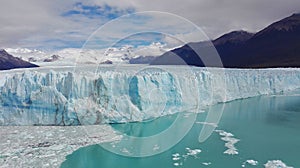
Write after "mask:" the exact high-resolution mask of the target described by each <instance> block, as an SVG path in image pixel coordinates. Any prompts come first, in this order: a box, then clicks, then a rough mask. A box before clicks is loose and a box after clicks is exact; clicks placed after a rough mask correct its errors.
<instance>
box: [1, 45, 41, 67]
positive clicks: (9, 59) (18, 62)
mask: <svg viewBox="0 0 300 168" xmlns="http://www.w3.org/2000/svg"><path fill="white" fill-rule="evenodd" d="M33 67H38V66H37V65H35V64H32V63H29V62H26V61H24V60H22V59H20V58H17V57H14V56H12V55H10V54H8V53H7V52H6V51H5V50H4V49H0V70H9V69H15V68H33Z"/></svg>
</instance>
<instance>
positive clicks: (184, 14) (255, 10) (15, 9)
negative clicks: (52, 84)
mask: <svg viewBox="0 0 300 168" xmlns="http://www.w3.org/2000/svg"><path fill="white" fill-rule="evenodd" d="M144 11H159V12H162V13H159V12H157V13H153V12H152V13H151V12H150V13H138V14H135V13H136V12H144ZM296 12H300V1H299V0H286V1H282V0H252V1H248V0H226V1H225V0H185V1H182V0H164V1H161V0H151V1H149V0H122V1H120V0H85V1H82V0H81V1H80V0H66V1H61V0H22V1H19V0H9V1H3V2H1V6H0V22H1V27H0V48H6V47H11V48H19V47H20V48H37V49H43V50H58V49H62V48H81V47H82V46H84V44H86V45H85V47H98V48H105V47H107V46H110V45H112V44H114V43H116V42H118V41H119V43H118V45H121V44H123V43H124V44H126V43H128V44H129V45H133V46H137V45H148V44H149V43H150V42H155V41H160V42H162V43H166V44H168V45H170V46H176V45H178V44H179V43H182V42H180V41H184V42H192V41H199V40H203V39H204V40H205V39H208V38H209V39H214V38H216V37H218V36H220V35H222V34H224V33H226V32H229V31H232V30H241V29H244V30H247V31H250V32H256V31H259V30H261V29H262V28H264V27H266V26H267V25H269V24H270V23H272V22H274V21H277V20H279V19H282V18H284V17H287V16H289V15H291V14H292V13H296ZM125 16H127V17H125ZM184 20H185V21H184ZM193 24H194V25H197V26H198V27H199V28H200V29H201V30H202V32H199V31H198V30H196V29H195V26H193ZM151 34H152V35H151ZM204 34H205V35H206V36H205V35H204ZM133 37H134V38H133ZM87 44H88V45H87ZM94 44H95V45H94Z"/></svg>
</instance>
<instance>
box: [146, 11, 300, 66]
mask: <svg viewBox="0 0 300 168" xmlns="http://www.w3.org/2000/svg"><path fill="white" fill-rule="evenodd" d="M212 43H213V45H214V46H215V48H216V50H217V52H218V53H219V56H220V58H221V61H222V64H223V67H227V68H271V67H300V14H293V15H292V16H290V17H287V18H284V19H282V20H280V21H278V22H275V23H273V24H271V25H270V26H268V27H267V28H265V29H263V30H261V31H259V32H257V33H255V34H253V33H248V32H245V31H233V32H230V33H228V34H225V35H223V36H221V37H219V38H217V39H215V40H213V41H212ZM209 47H213V46H211V45H208V42H197V43H189V44H186V45H184V46H182V47H180V48H177V49H174V50H171V51H169V52H166V53H164V54H163V55H161V56H159V57H157V58H156V59H155V60H154V61H152V63H151V64H153V65H177V64H188V65H195V66H220V65H219V64H217V63H215V64H214V62H209V63H208V64H205V65H204V63H203V61H202V60H201V59H200V57H201V58H203V57H205V56H204V55H205V52H207V51H208V50H209ZM192 48H193V49H192ZM195 51H198V53H204V54H203V55H202V56H200V57H199V56H198V55H197V54H196V52H195ZM205 59H207V58H205Z"/></svg>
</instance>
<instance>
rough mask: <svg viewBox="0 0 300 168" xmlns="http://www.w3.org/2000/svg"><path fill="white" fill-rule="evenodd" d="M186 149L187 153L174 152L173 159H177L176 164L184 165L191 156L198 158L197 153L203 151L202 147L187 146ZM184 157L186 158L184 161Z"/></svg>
mask: <svg viewBox="0 0 300 168" xmlns="http://www.w3.org/2000/svg"><path fill="white" fill-rule="evenodd" d="M185 149H186V150H187V153H186V154H183V155H180V154H179V153H174V154H172V160H173V161H175V163H174V166H181V165H183V161H185V160H186V159H187V158H188V157H189V156H193V157H194V158H198V157H197V155H198V154H199V153H201V152H202V151H201V150H200V149H190V148H185ZM182 158H184V160H183V161H182Z"/></svg>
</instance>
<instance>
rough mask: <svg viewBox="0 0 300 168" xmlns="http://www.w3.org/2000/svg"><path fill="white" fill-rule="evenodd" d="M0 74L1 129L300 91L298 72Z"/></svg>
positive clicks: (145, 114) (119, 117)
mask: <svg viewBox="0 0 300 168" xmlns="http://www.w3.org/2000/svg"><path fill="white" fill-rule="evenodd" d="M79 69H80V70H81V71H80V72H79V71H76V70H74V69H72V68H65V69H56V70H55V71H53V70H46V69H40V70H31V71H29V70H27V71H25V72H22V71H8V72H5V73H4V72H1V73H0V125H87V124H100V123H120V122H130V121H141V120H147V119H151V118H155V117H159V116H163V115H168V114H174V113H177V112H182V111H193V112H194V111H196V112H197V110H200V109H201V108H205V106H207V105H212V104H216V103H219V102H226V101H231V100H235V99H240V98H247V97H253V96H257V95H262V94H273V93H278V92H283V91H288V90H293V89H297V88H300V69H264V70H234V69H217V68H211V69H205V68H191V67H185V66H182V67H180V66H179V67H172V66H161V67H151V66H150V67H147V68H143V69H139V68H136V67H133V66H132V67H131V66H127V67H123V68H122V67H121V68H117V69H116V68H112V67H102V68H100V69H99V70H98V71H97V73H95V71H94V70H95V67H83V68H79Z"/></svg>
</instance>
